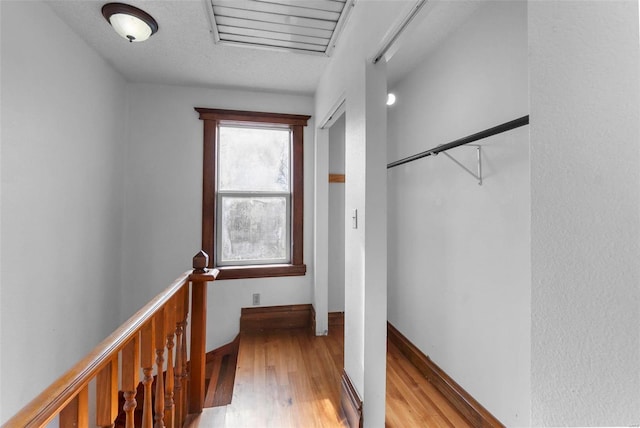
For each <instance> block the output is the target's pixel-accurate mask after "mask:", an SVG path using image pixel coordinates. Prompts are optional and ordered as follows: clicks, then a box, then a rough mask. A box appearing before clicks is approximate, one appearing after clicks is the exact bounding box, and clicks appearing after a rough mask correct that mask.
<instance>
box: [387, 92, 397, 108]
mask: <svg viewBox="0 0 640 428" xmlns="http://www.w3.org/2000/svg"><path fill="white" fill-rule="evenodd" d="M395 102H396V96H395V95H394V94H391V93H390V94H389V95H387V105H388V106H392V105H394V104H395Z"/></svg>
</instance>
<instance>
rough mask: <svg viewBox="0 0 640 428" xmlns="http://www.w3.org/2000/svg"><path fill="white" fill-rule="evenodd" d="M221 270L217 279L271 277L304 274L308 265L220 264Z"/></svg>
mask: <svg viewBox="0 0 640 428" xmlns="http://www.w3.org/2000/svg"><path fill="white" fill-rule="evenodd" d="M216 269H218V270H219V271H220V273H219V274H218V277H217V278H216V280H217V281H219V280H221V279H242V278H271V277H278V276H304V275H306V273H307V265H251V266H222V267H220V266H218V267H216Z"/></svg>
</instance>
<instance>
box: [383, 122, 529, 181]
mask: <svg viewBox="0 0 640 428" xmlns="http://www.w3.org/2000/svg"><path fill="white" fill-rule="evenodd" d="M528 124H529V115H526V116H522V117H519V118H517V119H514V120H511V121H509V122H505V123H503V124H500V125H497V126H494V127H493V128H489V129H485V130H484V131H480V132H476V133H475V134H472V135H469V136H467V137H463V138H460V139H458V140H455V141H452V142H450V143H447V144H442V145H440V146H438V147H434V148H433V149H431V150H427V151H425V152H422V153H418V154H417V155H413V156H409V157H407V158H404V159H400V160H397V161H395V162H391V163H390V164H387V169H389V168H393V167H396V166H400V165H404V164H405V163H409V162H413V161H414V160H418V159H422V158H424V157H427V156H431V155H437V154H438V153H440V152H444V151H447V150H449V149H453V148H454V147H458V146H464V145H465V144H469V143H473V142H474V141H478V140H482V139H483V138H487V137H491V136H492V135H497V134H501V133H503V132H506V131H510V130H512V129H515V128H519V127H521V126H524V125H528Z"/></svg>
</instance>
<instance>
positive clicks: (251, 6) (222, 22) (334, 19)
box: [205, 0, 353, 56]
mask: <svg viewBox="0 0 640 428" xmlns="http://www.w3.org/2000/svg"><path fill="white" fill-rule="evenodd" d="M205 2H206V4H207V7H208V10H209V15H210V18H211V31H212V33H213V34H214V37H215V41H216V43H226V44H234V45H241V46H247V47H256V48H266V49H278V50H287V51H292V52H301V53H310V54H316V55H327V56H329V55H330V54H331V51H332V50H333V48H334V46H335V44H336V41H337V38H338V36H339V34H340V32H341V30H342V28H343V27H344V24H345V22H346V19H347V15H348V14H349V11H350V9H351V6H353V0H205Z"/></svg>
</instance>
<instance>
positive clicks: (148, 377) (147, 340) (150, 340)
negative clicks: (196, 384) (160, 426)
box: [140, 319, 156, 428]
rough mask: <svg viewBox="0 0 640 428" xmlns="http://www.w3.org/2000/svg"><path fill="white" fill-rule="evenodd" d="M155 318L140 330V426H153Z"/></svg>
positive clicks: (145, 427) (149, 427)
mask: <svg viewBox="0 0 640 428" xmlns="http://www.w3.org/2000/svg"><path fill="white" fill-rule="evenodd" d="M155 327H156V326H155V320H154V319H152V320H151V321H149V322H147V324H145V326H144V327H142V330H141V332H140V366H141V367H142V372H143V373H144V379H143V380H142V384H143V385H144V404H143V407H142V427H143V428H153V404H152V403H153V402H152V395H153V392H152V385H153V363H154V361H153V360H154V358H153V356H154V354H155V352H154V350H155V346H154V340H155V332H156V328H155Z"/></svg>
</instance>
